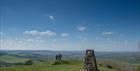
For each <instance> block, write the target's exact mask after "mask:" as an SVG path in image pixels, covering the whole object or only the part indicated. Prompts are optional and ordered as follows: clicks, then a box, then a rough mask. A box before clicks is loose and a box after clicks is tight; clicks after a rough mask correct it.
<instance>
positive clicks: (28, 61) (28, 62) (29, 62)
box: [25, 60, 33, 65]
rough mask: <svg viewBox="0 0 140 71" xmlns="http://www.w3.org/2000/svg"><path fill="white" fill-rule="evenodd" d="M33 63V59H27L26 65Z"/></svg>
mask: <svg viewBox="0 0 140 71" xmlns="http://www.w3.org/2000/svg"><path fill="white" fill-rule="evenodd" d="M32 64H33V61H32V60H27V61H26V62H25V65H32Z"/></svg>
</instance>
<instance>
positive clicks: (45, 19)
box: [0, 0, 140, 51]
mask: <svg viewBox="0 0 140 71" xmlns="http://www.w3.org/2000/svg"><path fill="white" fill-rule="evenodd" d="M139 30H140V2H139V1H138V0H127V1H126V0H0V36H1V38H0V49H2V50H85V49H95V50H97V51H137V50H138V43H139V42H140V31H139Z"/></svg>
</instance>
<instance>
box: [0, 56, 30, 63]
mask: <svg viewBox="0 0 140 71" xmlns="http://www.w3.org/2000/svg"><path fill="white" fill-rule="evenodd" d="M27 60H28V59H25V58H19V57H14V56H9V55H3V56H0V61H3V62H7V63H22V62H25V61H27Z"/></svg>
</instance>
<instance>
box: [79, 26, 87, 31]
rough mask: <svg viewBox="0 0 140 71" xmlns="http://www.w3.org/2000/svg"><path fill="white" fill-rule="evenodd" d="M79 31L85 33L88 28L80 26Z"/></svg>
mask: <svg viewBox="0 0 140 71" xmlns="http://www.w3.org/2000/svg"><path fill="white" fill-rule="evenodd" d="M77 29H78V31H80V32H83V31H85V30H86V29H87V28H86V27H85V26H78V27H77Z"/></svg>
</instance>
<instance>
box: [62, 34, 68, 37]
mask: <svg viewBox="0 0 140 71" xmlns="http://www.w3.org/2000/svg"><path fill="white" fill-rule="evenodd" d="M68 35H69V34H68V33H62V34H61V36H62V37H66V36H68Z"/></svg>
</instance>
